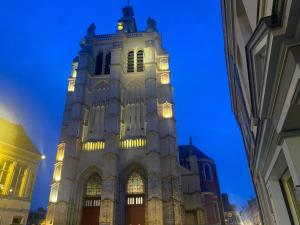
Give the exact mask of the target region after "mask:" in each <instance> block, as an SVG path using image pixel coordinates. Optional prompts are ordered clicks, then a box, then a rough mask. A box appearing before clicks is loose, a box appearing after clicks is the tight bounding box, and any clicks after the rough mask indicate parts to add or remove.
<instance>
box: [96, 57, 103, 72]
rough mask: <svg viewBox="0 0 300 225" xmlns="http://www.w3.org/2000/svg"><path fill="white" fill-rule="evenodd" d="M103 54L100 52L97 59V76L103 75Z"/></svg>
mask: <svg viewBox="0 0 300 225" xmlns="http://www.w3.org/2000/svg"><path fill="white" fill-rule="evenodd" d="M102 63H103V52H100V53H99V54H98V55H97V57H96V67H95V75H101V74H102Z"/></svg>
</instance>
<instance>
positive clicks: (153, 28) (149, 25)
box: [147, 17, 157, 31]
mask: <svg viewBox="0 0 300 225" xmlns="http://www.w3.org/2000/svg"><path fill="white" fill-rule="evenodd" d="M156 26H157V23H156V21H155V20H154V19H152V18H151V17H148V19H147V31H156V30H157V27H156Z"/></svg>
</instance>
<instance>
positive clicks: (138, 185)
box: [127, 173, 144, 194]
mask: <svg viewBox="0 0 300 225" xmlns="http://www.w3.org/2000/svg"><path fill="white" fill-rule="evenodd" d="M141 193H144V181H143V179H142V177H141V175H139V174H138V173H133V174H131V176H130V177H129V179H128V181H127V194H141Z"/></svg>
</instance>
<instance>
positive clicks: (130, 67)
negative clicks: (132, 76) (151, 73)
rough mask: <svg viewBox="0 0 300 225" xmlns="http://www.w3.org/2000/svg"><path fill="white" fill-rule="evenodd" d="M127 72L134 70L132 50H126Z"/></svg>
mask: <svg viewBox="0 0 300 225" xmlns="http://www.w3.org/2000/svg"><path fill="white" fill-rule="evenodd" d="M127 72H128V73H133V72H134V51H130V52H128V56H127Z"/></svg>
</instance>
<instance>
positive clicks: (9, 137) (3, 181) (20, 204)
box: [0, 118, 41, 225]
mask: <svg viewBox="0 0 300 225" xmlns="http://www.w3.org/2000/svg"><path fill="white" fill-rule="evenodd" d="M40 159H41V155H40V153H39V152H38V150H37V149H36V148H35V146H34V145H33V144H32V143H31V141H30V139H29V137H28V136H27V135H26V133H25V131H24V129H23V128H22V127H21V126H20V125H17V124H14V123H11V122H9V121H6V120H4V119H1V118H0V198H1V199H0V224H14V225H17V224H26V221H27V217H28V212H29V209H30V202H31V195H32V190H33V186H34V182H35V176H36V172H37V168H38V163H39V160H40Z"/></svg>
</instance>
